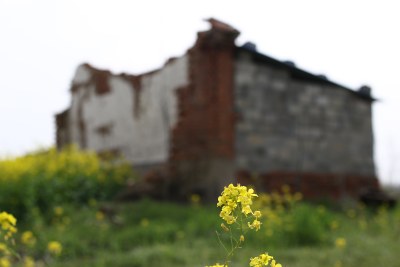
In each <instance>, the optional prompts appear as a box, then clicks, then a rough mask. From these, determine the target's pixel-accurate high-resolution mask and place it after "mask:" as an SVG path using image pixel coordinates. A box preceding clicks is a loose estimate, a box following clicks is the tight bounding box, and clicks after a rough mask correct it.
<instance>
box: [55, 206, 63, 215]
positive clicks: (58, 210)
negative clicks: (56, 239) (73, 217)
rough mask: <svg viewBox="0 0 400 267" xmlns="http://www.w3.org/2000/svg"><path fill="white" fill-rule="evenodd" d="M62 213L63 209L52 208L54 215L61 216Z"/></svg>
mask: <svg viewBox="0 0 400 267" xmlns="http://www.w3.org/2000/svg"><path fill="white" fill-rule="evenodd" d="M63 213H64V209H63V208H62V207H60V206H57V207H55V208H54V214H55V215H57V216H61V215H63Z"/></svg>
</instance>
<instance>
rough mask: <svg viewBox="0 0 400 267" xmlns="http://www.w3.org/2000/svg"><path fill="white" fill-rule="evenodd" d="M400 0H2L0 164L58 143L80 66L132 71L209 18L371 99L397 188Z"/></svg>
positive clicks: (156, 60)
mask: <svg viewBox="0 0 400 267" xmlns="http://www.w3.org/2000/svg"><path fill="white" fill-rule="evenodd" d="M396 2H397V1H395V0H393V1H388V0H381V1H367V0H364V1H357V0H352V1H349V0H347V1H342V0H335V1H321V0H316V1H299V0H297V1H296V0H293V1H285V0H280V1H276V0H274V1H269V0H263V1H251V0H248V1H234V0H230V1H224V0H213V1H209V0H202V1H182V0H181V1H177V0H176V1H175V0H169V1H165V0H164V1H162V0H160V1H154V0H153V1H135V0H130V1H120V0H113V1H101V0H65V1H62V0H59V1H55V0H48V1H47V0H46V1H45V0H30V1H28V0H26V1H22V0H0V127H1V128H0V157H4V156H10V155H20V154H22V153H25V152H27V151H30V150H33V149H35V148H38V147H39V146H51V145H53V144H54V141H55V124H54V118H53V115H54V114H55V113H57V112H60V111H62V110H64V109H65V108H67V106H68V105H69V102H70V95H69V92H68V90H69V85H70V83H71V79H72V77H73V75H74V71H75V69H76V67H77V66H78V65H79V64H80V63H83V62H88V63H90V64H92V65H94V66H95V67H99V68H104V69H110V70H111V71H113V72H117V73H118V72H127V73H133V74H138V73H141V72H143V71H147V70H151V69H154V68H158V67H160V66H161V65H162V64H163V63H164V61H165V60H166V59H167V58H169V57H171V56H179V55H182V54H184V53H185V51H186V49H188V48H189V47H190V46H191V45H192V44H193V43H194V41H195V38H196V32H197V31H200V30H205V29H207V28H208V25H207V23H205V22H204V21H203V19H205V18H209V17H215V18H217V19H219V20H222V21H225V22H227V23H229V24H231V25H232V26H234V27H235V28H237V29H238V30H239V31H240V32H241V35H240V36H239V38H238V40H237V44H238V45H240V44H243V43H244V42H246V41H252V42H254V43H256V44H257V48H258V50H259V51H260V52H262V53H264V54H267V55H269V56H272V57H275V58H277V59H279V60H292V61H294V62H295V63H296V65H297V66H298V67H300V68H302V69H304V70H307V71H309V72H311V73H315V74H324V75H326V76H327V77H328V78H329V79H330V80H332V81H334V82H337V83H339V84H343V85H345V86H348V87H350V88H354V89H358V88H359V87H360V86H361V85H363V84H367V85H369V86H371V87H372V93H373V96H375V97H376V98H378V99H379V101H378V102H376V103H375V104H374V109H373V113H374V115H373V125H374V135H375V162H376V166H377V170H378V175H379V178H380V180H381V181H382V182H384V183H397V184H400V140H399V137H400V118H399V117H400V105H399V103H400V79H399V78H400V75H399V74H400V72H399V71H400V68H399V67H398V65H399V63H400V41H399V32H400V29H399V27H400V15H399V14H400V3H399V4H396Z"/></svg>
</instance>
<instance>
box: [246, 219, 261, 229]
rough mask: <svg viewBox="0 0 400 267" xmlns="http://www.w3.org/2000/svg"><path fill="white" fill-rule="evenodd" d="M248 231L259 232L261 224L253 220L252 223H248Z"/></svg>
mask: <svg viewBox="0 0 400 267" xmlns="http://www.w3.org/2000/svg"><path fill="white" fill-rule="evenodd" d="M248 226H249V228H250V229H255V230H256V231H258V230H260V226H261V222H260V221H259V220H257V219H255V220H254V221H253V222H252V223H250V222H249V223H248Z"/></svg>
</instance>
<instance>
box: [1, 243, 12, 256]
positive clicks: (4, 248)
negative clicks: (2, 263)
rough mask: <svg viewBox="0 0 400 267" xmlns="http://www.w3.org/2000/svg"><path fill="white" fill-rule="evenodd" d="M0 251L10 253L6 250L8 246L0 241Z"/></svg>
mask: <svg viewBox="0 0 400 267" xmlns="http://www.w3.org/2000/svg"><path fill="white" fill-rule="evenodd" d="M0 253H2V254H4V255H8V254H10V251H9V250H8V247H7V245H6V244H4V243H0Z"/></svg>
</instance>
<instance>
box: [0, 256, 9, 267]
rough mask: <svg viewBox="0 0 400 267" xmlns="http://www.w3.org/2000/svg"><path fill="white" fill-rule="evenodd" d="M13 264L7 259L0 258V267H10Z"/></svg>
mask: <svg viewBox="0 0 400 267" xmlns="http://www.w3.org/2000/svg"><path fill="white" fill-rule="evenodd" d="M10 266H11V263H10V261H9V260H8V259H7V258H4V257H3V258H0V267H10Z"/></svg>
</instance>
